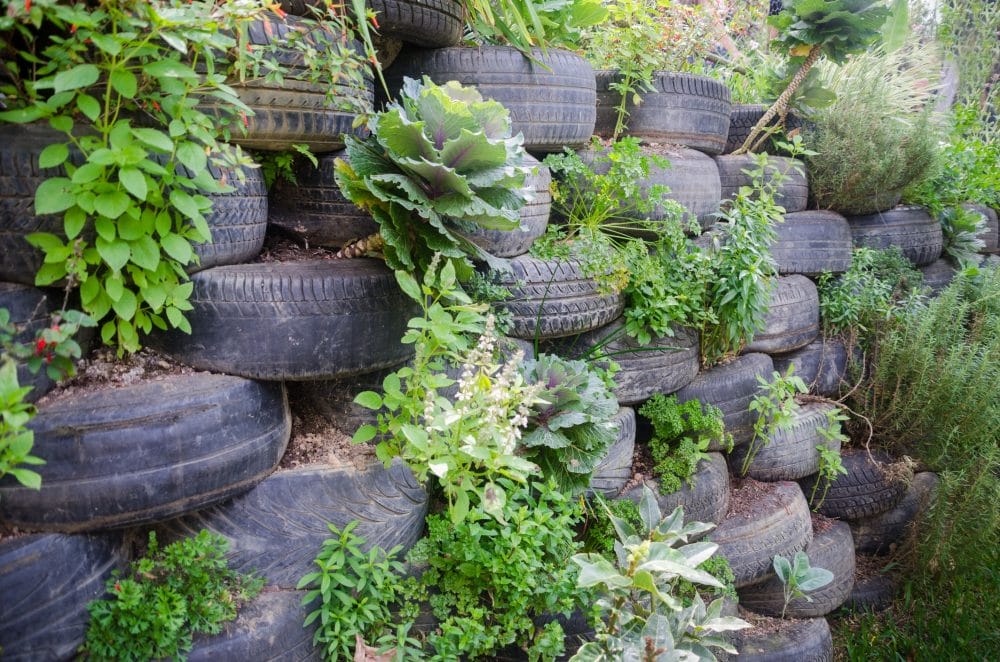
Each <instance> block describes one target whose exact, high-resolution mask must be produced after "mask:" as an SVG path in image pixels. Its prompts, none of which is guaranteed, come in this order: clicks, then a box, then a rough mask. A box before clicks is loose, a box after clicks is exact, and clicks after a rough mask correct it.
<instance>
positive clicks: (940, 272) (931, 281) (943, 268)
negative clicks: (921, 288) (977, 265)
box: [920, 258, 957, 296]
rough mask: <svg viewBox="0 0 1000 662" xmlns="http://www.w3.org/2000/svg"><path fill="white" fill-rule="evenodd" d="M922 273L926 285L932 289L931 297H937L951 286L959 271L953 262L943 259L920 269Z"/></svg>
mask: <svg viewBox="0 0 1000 662" xmlns="http://www.w3.org/2000/svg"><path fill="white" fill-rule="evenodd" d="M920 273H922V274H923V275H924V285H926V286H927V287H929V288H931V296H937V295H938V294H940V293H941V291H942V290H943V289H944V288H946V287H948V286H949V285H951V281H953V280H954V279H955V274H956V273H957V271H956V269H955V267H954V266H952V264H951V262H949V261H948V260H946V259H944V258H941V259H940V260H934V261H933V262H931V263H930V264H928V265H927V266H925V267H920Z"/></svg>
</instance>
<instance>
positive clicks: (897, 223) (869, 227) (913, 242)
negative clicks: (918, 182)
mask: <svg viewBox="0 0 1000 662" xmlns="http://www.w3.org/2000/svg"><path fill="white" fill-rule="evenodd" d="M847 222H848V223H849V224H850V226H851V238H852V240H853V242H854V245H855V246H856V247H861V246H866V247H868V248H878V249H882V250H884V249H886V248H889V247H890V246H898V247H899V248H900V250H902V251H903V255H905V256H906V257H907V258H908V259H909V260H910V262H912V263H913V264H915V265H916V266H918V267H922V266H924V265H928V264H931V263H932V262H934V261H935V260H937V259H938V258H939V257H941V249H942V246H943V241H944V239H943V234H942V230H941V223H939V222H938V220H937V219H936V218H934V217H933V216H931V215H930V214H929V213H928V212H927V210H926V209H924V208H923V207H917V206H915V205H903V206H899V207H894V208H892V209H890V210H888V211H884V212H878V213H875V214H869V215H867V216H848V217H847Z"/></svg>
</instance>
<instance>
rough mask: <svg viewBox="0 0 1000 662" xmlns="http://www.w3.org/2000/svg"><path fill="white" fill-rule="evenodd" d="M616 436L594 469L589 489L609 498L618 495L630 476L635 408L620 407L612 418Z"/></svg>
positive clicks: (633, 451) (633, 446)
mask: <svg viewBox="0 0 1000 662" xmlns="http://www.w3.org/2000/svg"><path fill="white" fill-rule="evenodd" d="M611 422H612V424H614V425H615V427H616V430H617V433H618V436H617V438H616V439H615V443H614V444H613V445H612V446H611V448H610V449H608V454H607V455H606V456H605V457H604V459H603V460H601V463H600V464H598V465H597V467H596V468H595V469H594V473H593V474H592V475H591V478H590V489H591V490H593V491H594V492H600V493H601V494H602V495H604V496H605V497H608V498H611V497H615V496H617V495H618V493H619V492H621V490H622V488H623V487H625V483H627V482H628V481H629V480H630V479H631V478H632V456H633V455H634V454H635V410H634V409H632V408H631V407H620V408H619V409H618V413H617V414H615V417H614V419H612V421H611Z"/></svg>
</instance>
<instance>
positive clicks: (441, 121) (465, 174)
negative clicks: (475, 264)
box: [335, 77, 530, 276]
mask: <svg viewBox="0 0 1000 662" xmlns="http://www.w3.org/2000/svg"><path fill="white" fill-rule="evenodd" d="M368 128H369V129H370V130H371V135H370V136H369V137H367V138H365V139H360V138H357V137H356V136H348V137H347V157H348V161H349V162H348V161H344V160H343V159H338V161H337V164H336V171H335V176H336V179H337V184H338V185H339V186H340V189H341V190H342V191H343V193H344V195H345V196H346V197H347V198H348V199H349V200H350V201H351V202H353V203H354V204H356V205H358V206H359V207H361V208H362V209H366V210H367V211H369V212H370V213H371V215H372V217H373V218H374V219H375V222H376V223H378V225H379V232H378V233H377V234H376V235H373V236H371V237H368V238H366V239H363V240H361V241H359V242H358V243H357V244H354V245H352V246H348V247H347V248H345V249H344V250H343V251H341V253H340V254H341V255H342V256H351V255H360V254H364V253H381V254H384V256H385V260H386V263H387V264H388V265H389V266H390V267H392V268H393V269H402V270H406V271H410V272H416V271H423V270H424V269H426V268H427V267H428V265H429V264H430V262H431V259H432V258H433V256H434V255H435V254H437V253H440V254H441V255H443V256H444V257H445V258H448V259H449V260H454V261H456V266H457V267H462V268H463V273H464V275H465V276H467V275H468V273H469V272H470V271H471V264H470V263H469V261H468V258H469V256H472V257H475V258H478V259H481V260H484V261H487V262H493V261H494V260H495V258H492V257H490V256H489V255H488V254H487V253H486V252H485V251H483V250H482V249H481V248H479V247H478V246H476V245H475V244H474V243H472V242H471V241H469V239H468V238H466V236H465V235H463V231H471V230H473V229H475V228H488V229H497V230H513V229H515V228H517V227H518V226H519V225H520V217H519V216H518V209H520V208H521V207H522V206H524V202H525V193H524V191H523V190H522V186H523V185H524V176H525V175H526V174H527V173H528V172H529V170H530V168H529V167H528V166H526V165H524V162H525V161H524V159H525V155H526V152H525V151H524V148H523V147H522V146H521V138H520V137H511V135H510V130H511V129H510V115H509V113H508V112H507V109H506V108H504V107H503V106H502V105H501V104H499V103H497V102H496V101H492V100H488V101H484V100H483V98H482V96H481V95H480V94H479V92H477V91H476V90H475V88H472V87H463V86H461V85H459V84H458V83H456V82H454V81H450V82H448V83H446V84H444V85H440V86H439V85H436V84H434V83H433V82H431V80H430V79H429V78H427V77H424V79H423V81H422V82H421V81H416V80H413V79H410V78H406V79H405V80H404V84H403V89H402V91H401V93H400V100H399V102H398V103H397V102H393V103H390V104H389V106H388V107H387V108H386V110H385V111H383V112H381V113H378V114H376V115H374V116H372V117H371V118H369V120H368Z"/></svg>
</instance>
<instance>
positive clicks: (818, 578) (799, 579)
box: [774, 552, 833, 618]
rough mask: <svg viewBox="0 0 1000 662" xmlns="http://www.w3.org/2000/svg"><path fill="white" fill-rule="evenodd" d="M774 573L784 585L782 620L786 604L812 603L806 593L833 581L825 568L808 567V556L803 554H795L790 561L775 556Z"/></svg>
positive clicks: (831, 575) (786, 607)
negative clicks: (797, 602) (797, 600)
mask: <svg viewBox="0 0 1000 662" xmlns="http://www.w3.org/2000/svg"><path fill="white" fill-rule="evenodd" d="M774 572H775V573H776V574H777V575H778V579H779V580H781V583H782V584H783V585H784V593H785V604H784V605H782V607H781V617H782V618H784V617H785V612H786V611H787V610H788V603H790V602H791V601H792V600H794V599H796V598H805V599H806V602H812V598H811V597H809V596H808V595H806V593H808V592H810V591H815V590H816V589H820V588H823V587H824V586H826V585H827V584H829V583H830V582H832V581H833V573H832V572H830V571H829V570H827V569H826V568H813V567H810V566H809V556H808V555H807V554H806V553H805V552H797V553H796V554H795V558H794V560H792V561H789V560H788V559H786V558H785V557H784V556H781V555H780V554H779V555H777V556H775V557H774Z"/></svg>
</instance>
